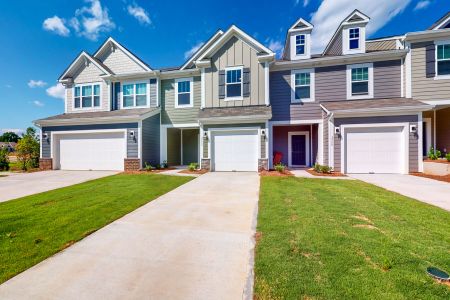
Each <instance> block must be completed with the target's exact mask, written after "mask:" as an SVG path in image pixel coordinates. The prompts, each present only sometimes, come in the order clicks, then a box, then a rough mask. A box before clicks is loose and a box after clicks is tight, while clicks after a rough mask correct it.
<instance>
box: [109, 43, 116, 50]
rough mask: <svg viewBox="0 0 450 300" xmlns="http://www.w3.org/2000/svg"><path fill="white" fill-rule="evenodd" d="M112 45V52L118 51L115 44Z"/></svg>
mask: <svg viewBox="0 0 450 300" xmlns="http://www.w3.org/2000/svg"><path fill="white" fill-rule="evenodd" d="M110 44H111V52H114V51H116V47H114V44H113V43H110Z"/></svg>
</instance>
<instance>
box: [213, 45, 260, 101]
mask: <svg viewBox="0 0 450 300" xmlns="http://www.w3.org/2000/svg"><path fill="white" fill-rule="evenodd" d="M234 66H243V67H244V68H250V97H244V98H243V100H235V101H234V100H232V101H227V100H225V99H219V71H220V70H224V69H225V68H226V67H234ZM264 85H265V80H264V65H263V64H261V63H259V62H258V53H257V51H256V50H255V49H253V48H252V47H250V46H249V45H248V44H246V43H244V42H243V41H242V40H240V39H238V38H237V37H235V36H234V37H232V38H230V40H229V41H228V42H226V43H225V44H224V45H223V46H222V48H221V49H219V50H218V51H217V52H216V53H215V54H214V55H213V56H212V57H211V67H210V68H207V69H206V72H205V95H206V99H205V102H206V103H205V105H206V107H230V106H250V105H264V104H265V97H264V93H265V88H264Z"/></svg>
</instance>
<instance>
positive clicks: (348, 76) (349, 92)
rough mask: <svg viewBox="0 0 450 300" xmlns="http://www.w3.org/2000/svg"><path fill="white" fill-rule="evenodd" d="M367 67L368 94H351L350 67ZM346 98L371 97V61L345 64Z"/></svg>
mask: <svg viewBox="0 0 450 300" xmlns="http://www.w3.org/2000/svg"><path fill="white" fill-rule="evenodd" d="M355 68H367V69H368V76H369V78H368V94H367V95H356V96H353V95H352V69H355ZM346 73H347V99H350V100H356V99H370V98H373V63H365V64H353V65H347V71H346Z"/></svg>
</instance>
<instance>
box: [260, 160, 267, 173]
mask: <svg viewBox="0 0 450 300" xmlns="http://www.w3.org/2000/svg"><path fill="white" fill-rule="evenodd" d="M268 169H269V160H268V159H267V158H260V159H258V171H259V172H261V171H264V170H268Z"/></svg>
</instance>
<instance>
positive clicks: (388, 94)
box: [373, 59, 402, 98]
mask: <svg viewBox="0 0 450 300" xmlns="http://www.w3.org/2000/svg"><path fill="white" fill-rule="evenodd" d="M401 72H402V71H401V61H400V60H399V59H398V60H388V61H380V62H374V63H373V87H374V89H373V93H374V98H398V97H401V95H402V94H401V92H402V89H401V87H402V82H401V80H402V74H401Z"/></svg>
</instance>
